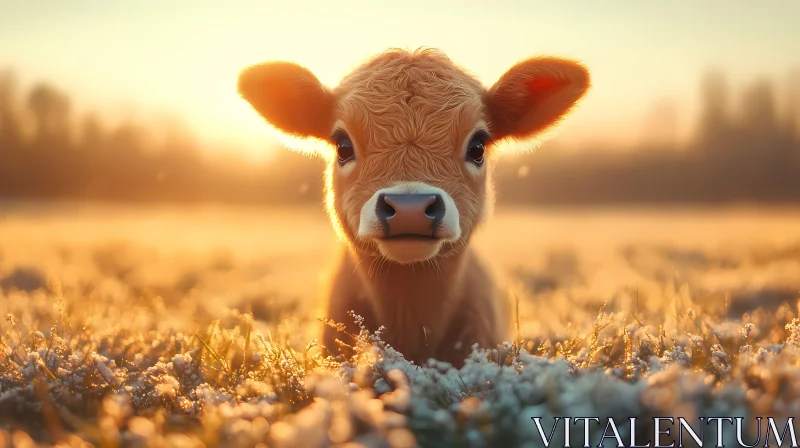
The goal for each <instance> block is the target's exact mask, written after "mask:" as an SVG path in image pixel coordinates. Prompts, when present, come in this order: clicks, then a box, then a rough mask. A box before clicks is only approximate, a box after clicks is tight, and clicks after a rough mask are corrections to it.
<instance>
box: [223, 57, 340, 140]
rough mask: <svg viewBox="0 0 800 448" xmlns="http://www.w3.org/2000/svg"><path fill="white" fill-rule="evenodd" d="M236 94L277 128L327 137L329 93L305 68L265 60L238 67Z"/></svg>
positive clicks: (330, 114) (303, 135) (330, 120)
mask: <svg viewBox="0 0 800 448" xmlns="http://www.w3.org/2000/svg"><path fill="white" fill-rule="evenodd" d="M238 90H239V94H240V95H241V96H242V98H244V99H245V100H247V102H249V103H250V105H251V106H253V108H254V109H255V110H256V111H257V112H258V113H259V114H260V115H261V116H262V117H263V118H264V119H265V120H266V121H267V122H268V123H269V124H271V125H272V126H273V127H275V128H276V129H277V130H278V131H280V132H282V133H284V134H286V135H288V136H291V137H300V138H308V137H311V138H317V139H322V140H328V138H329V136H330V135H329V134H330V132H331V128H332V126H333V109H334V97H333V93H332V92H331V91H330V90H329V89H328V88H326V87H325V86H323V85H322V83H320V82H319V80H318V79H317V77H316V76H314V74H313V73H311V71H309V70H308V69H306V68H305V67H301V66H299V65H297V64H294V63H291V62H266V63H263V64H258V65H252V66H250V67H247V68H246V69H244V70H242V72H241V73H240V74H239V81H238Z"/></svg>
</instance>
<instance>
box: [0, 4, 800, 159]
mask: <svg viewBox="0 0 800 448" xmlns="http://www.w3.org/2000/svg"><path fill="white" fill-rule="evenodd" d="M559 5H561V6H559ZM565 5H570V6H565ZM798 24H800V1H797V0H773V1H770V2H764V3H755V2H751V1H745V0H740V1H732V0H728V1H721V0H720V1H712V0H707V1H703V2H693V1H688V0H686V1H659V0H613V1H612V0H607V1H585V2H579V1H575V2H554V1H552V0H549V1H537V0H520V1H511V0H505V1H475V0H454V1H449V0H448V1H444V0H408V1H402V2H400V1H392V2H387V1H377V0H371V1H357V0H334V1H317V2H311V1H300V0H293V1H285V2H281V1H236V2H234V1H228V2H222V1H213V2H212V1H201V0H195V1H178V0H172V1H163V0H160V1H159V0H136V1H131V2H111V1H107V0H105V1H103V0H96V1H89V0H71V1H64V2H61V1H50V0H25V1H19V0H0V67H2V66H3V65H7V66H11V67H13V68H14V69H15V70H16V71H17V73H18V74H19V78H20V80H21V81H22V82H24V83H25V85H27V84H29V83H30V82H31V81H33V80H38V79H46V80H49V81H53V82H55V83H56V84H57V85H59V86H60V87H62V88H63V89H65V90H66V91H67V92H69V93H71V94H72V96H73V98H75V101H76V102H77V103H78V104H77V106H79V107H81V109H86V108H89V109H96V110H102V111H106V112H108V113H109V115H113V114H119V113H120V112H121V111H127V109H128V108H130V107H131V106H133V105H135V110H136V113H137V114H138V116H139V117H142V119H145V120H147V119H150V120H153V119H154V118H153V117H157V116H158V115H157V114H158V113H162V112H173V113H176V114H179V115H180V116H181V117H183V119H184V120H185V121H186V122H187V123H188V124H189V125H190V126H191V128H192V129H194V130H195V132H196V133H197V134H198V136H200V137H203V138H204V139H207V140H209V141H215V142H219V141H226V142H231V143H232V145H234V146H241V147H245V148H247V149H248V150H249V151H251V153H252V154H257V153H258V152H260V151H263V148H265V147H268V146H269V142H270V140H269V137H268V136H269V133H267V132H266V131H265V126H263V124H262V122H261V121H260V119H259V118H258V117H257V116H256V114H255V113H254V112H253V111H252V110H250V109H249V107H248V106H247V104H246V103H245V102H244V101H242V100H241V99H239V97H238V96H237V95H236V91H235V85H236V77H237V75H238V72H239V70H241V69H242V68H243V67H244V66H246V65H248V64H251V63H256V62H261V61H264V60H269V59H286V60H293V61H296V62H299V63H301V64H303V65H306V66H307V67H308V68H310V69H311V70H312V71H314V72H315V73H316V74H317V75H318V76H319V77H320V79H321V80H322V81H323V82H325V83H327V84H329V85H333V84H335V83H336V82H337V81H338V80H339V79H340V78H341V77H342V76H343V75H344V74H346V73H347V72H348V71H349V70H350V69H352V68H353V67H354V66H355V65H357V64H358V63H360V62H362V61H363V60H364V58H365V57H367V56H369V55H371V54H374V53H377V52H380V51H383V50H385V49H386V48H389V47H407V48H412V49H413V48H416V47H418V46H428V47H437V48H440V49H442V50H444V51H445V52H447V53H448V54H449V55H450V57H451V58H452V59H453V60H454V61H455V62H456V63H458V64H460V65H462V66H464V67H465V68H467V69H468V70H470V71H471V72H473V73H474V74H475V75H477V76H478V77H479V78H480V79H481V80H482V81H483V82H484V83H485V84H487V85H490V84H491V83H493V82H494V81H495V80H496V79H497V78H498V77H499V76H500V75H501V74H502V73H503V71H505V69H507V68H508V67H510V66H511V65H512V64H514V63H515V62H517V61H518V60H520V59H523V58H525V57H527V56H530V55H535V54H544V53H547V54H554V55H560V56H566V57H571V58H575V59H579V60H582V61H583V62H584V63H585V64H586V65H587V66H588V67H589V69H590V70H591V71H592V74H593V84H594V87H593V90H592V91H591V93H590V94H589V96H588V97H587V98H586V100H585V102H584V103H583V105H582V107H581V109H579V110H578V112H576V113H575V114H574V115H573V117H572V118H571V119H570V121H569V122H567V123H566V124H565V126H564V127H563V129H562V131H561V133H560V135H559V138H561V139H563V140H564V141H568V140H586V139H588V140H597V139H600V140H609V139H615V138H619V139H623V140H626V141H630V139H632V138H638V137H639V136H640V135H641V134H642V126H643V123H645V122H646V121H647V117H648V116H650V115H652V111H653V110H655V111H656V113H663V110H664V108H665V107H667V109H669V107H668V106H665V104H667V105H668V104H669V102H667V103H665V101H666V100H667V99H669V100H670V101H672V100H674V101H675V104H677V105H678V106H679V109H678V110H679V114H678V115H679V116H678V121H679V126H681V127H682V128H686V127H687V126H688V125H689V124H691V121H692V119H693V115H692V114H693V113H694V97H695V95H696V93H697V87H698V84H699V77H700V75H701V74H702V73H703V71H704V70H706V69H707V68H709V67H720V68H723V69H725V70H726V71H727V72H728V73H729V74H730V76H731V78H732V81H733V83H734V84H740V83H742V82H749V81H752V80H754V79H755V78H757V77H758V76H761V75H768V76H774V77H776V79H777V80H778V81H781V82H782V81H784V79H785V77H786V73H787V72H788V70H789V69H790V68H791V67H796V66H797V65H798V63H800V26H799V25H798ZM659 111H661V112H659ZM656 116H658V115H656Z"/></svg>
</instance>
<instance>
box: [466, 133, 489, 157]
mask: <svg viewBox="0 0 800 448" xmlns="http://www.w3.org/2000/svg"><path fill="white" fill-rule="evenodd" d="M488 140H489V135H488V134H487V133H486V132H485V131H478V132H476V133H475V135H473V136H472V138H471V139H470V141H469V144H467V157H466V159H467V161H468V162H472V163H474V164H475V166H481V165H483V155H484V153H485V152H486V142H487V141H488Z"/></svg>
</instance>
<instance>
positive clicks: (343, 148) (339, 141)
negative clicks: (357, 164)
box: [332, 130, 356, 165]
mask: <svg viewBox="0 0 800 448" xmlns="http://www.w3.org/2000/svg"><path fill="white" fill-rule="evenodd" d="M332 140H333V144H334V145H336V156H337V158H338V159H339V164H340V165H344V164H346V163H347V162H349V161H351V160H353V159H355V157H356V151H355V147H353V141H352V140H351V139H350V137H349V136H348V135H347V133H346V132H344V131H342V130H338V131H336V132H334V133H333V137H332Z"/></svg>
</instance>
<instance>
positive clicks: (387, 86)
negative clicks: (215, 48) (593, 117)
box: [238, 50, 589, 264]
mask: <svg viewBox="0 0 800 448" xmlns="http://www.w3.org/2000/svg"><path fill="white" fill-rule="evenodd" d="M238 87H239V92H240V94H241V95H242V96H243V97H244V99H246V100H247V101H248V102H249V103H250V104H251V105H252V106H253V108H254V109H255V110H256V111H257V112H258V113H260V114H261V116H262V117H263V118H264V119H265V120H266V121H267V122H268V123H270V124H271V125H272V126H273V127H274V128H275V129H277V130H278V131H279V132H281V134H282V135H283V136H284V137H290V138H291V139H290V141H289V146H294V147H295V148H297V149H300V150H306V151H311V152H313V153H314V154H317V155H320V156H322V157H325V158H326V159H327V166H328V167H327V170H326V175H325V176H326V182H325V185H326V203H327V208H328V213H329V216H330V217H331V220H332V222H333V224H334V226H335V227H336V229H337V231H338V232H339V234H340V235H341V236H343V237H344V239H346V241H347V242H348V243H349V244H350V245H351V247H352V248H353V249H354V250H356V251H358V252H359V253H361V254H365V255H373V256H379V257H384V258H386V259H389V260H391V261H395V262H398V263H404V264H408V263H415V262H422V261H427V260H431V259H433V258H435V257H437V256H447V255H448V254H450V253H452V252H455V251H458V250H459V249H460V248H462V247H463V246H465V245H466V242H467V241H468V240H469V238H470V235H471V234H472V231H473V229H474V227H475V226H476V224H477V223H478V222H479V221H480V220H481V217H483V216H484V215H485V214H486V213H487V211H488V210H489V209H490V207H491V206H492V202H493V193H492V182H491V168H492V166H493V163H494V159H495V157H496V154H495V151H494V149H495V147H496V145H495V144H496V143H497V142H500V141H504V140H525V139H529V138H535V137H537V136H539V135H540V134H542V133H543V132H544V131H546V130H548V129H549V128H551V127H552V126H554V125H555V124H556V123H557V122H558V121H559V120H560V119H561V118H562V117H564V116H565V115H566V114H567V113H568V112H569V111H570V110H571V109H572V108H573V106H574V105H575V103H576V102H577V101H578V100H579V99H580V98H581V97H582V96H583V95H584V93H585V92H586V90H587V89H588V87H589V74H588V71H587V70H586V69H585V68H584V67H583V66H582V65H580V64H578V63H576V62H573V61H569V60H564V59H558V58H550V57H540V58H532V59H528V60H526V61H523V62H521V63H519V64H517V65H515V66H513V67H512V68H510V69H509V70H508V71H507V72H506V73H505V74H504V75H503V76H502V77H501V78H500V80H499V81H497V83H495V84H494V85H493V86H492V87H491V88H489V89H485V88H484V87H483V86H482V85H481V83H480V82H479V81H477V80H476V79H475V78H473V77H472V76H470V75H469V74H468V73H466V72H465V71H463V70H462V69H460V68H459V67H458V66H456V65H455V64H453V63H452V62H451V61H450V60H449V59H448V58H447V57H446V56H444V55H443V54H442V53H440V52H437V51H435V50H418V51H415V52H407V51H402V50H391V51H388V52H386V53H383V54H381V55H379V56H377V57H375V58H373V59H371V60H370V61H368V62H366V63H365V64H363V65H362V66H360V67H358V68H356V69H355V70H354V71H353V72H351V73H350V74H349V75H348V76H346V77H345V78H344V79H343V80H342V82H341V83H340V84H339V85H338V86H336V87H335V88H333V89H330V88H328V87H326V86H323V85H322V84H321V83H320V82H319V80H318V79H317V77H316V76H314V74H312V73H311V72H310V71H309V70H307V69H305V68H303V67H301V66H299V65H296V64H293V63H289V62H268V63H264V64H259V65H254V66H251V67H248V68H246V69H245V70H243V71H242V73H241V74H240V76H239V86H238ZM309 142H311V143H314V146H309V145H308V143H309ZM309 148H312V149H309Z"/></svg>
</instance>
